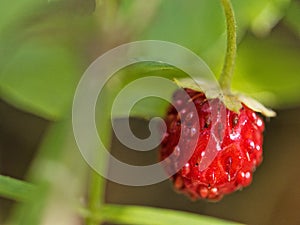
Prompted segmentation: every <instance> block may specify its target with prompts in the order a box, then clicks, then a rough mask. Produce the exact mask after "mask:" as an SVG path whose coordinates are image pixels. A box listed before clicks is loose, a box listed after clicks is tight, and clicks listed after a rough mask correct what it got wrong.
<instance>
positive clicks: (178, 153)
mask: <svg viewBox="0 0 300 225" xmlns="http://www.w3.org/2000/svg"><path fill="white" fill-rule="evenodd" d="M174 155H175V156H177V157H178V156H179V155H180V147H179V146H178V145H176V146H175V148H174Z"/></svg>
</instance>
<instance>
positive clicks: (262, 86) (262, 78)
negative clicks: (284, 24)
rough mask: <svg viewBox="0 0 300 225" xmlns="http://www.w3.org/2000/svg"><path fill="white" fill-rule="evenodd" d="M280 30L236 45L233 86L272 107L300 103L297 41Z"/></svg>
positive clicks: (298, 48) (298, 45)
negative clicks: (284, 35) (282, 33)
mask: <svg viewBox="0 0 300 225" xmlns="http://www.w3.org/2000/svg"><path fill="white" fill-rule="evenodd" d="M281 32H282V31H280V30H278V31H277V32H275V33H273V34H272V35H271V36H269V37H267V38H264V39H257V38H255V37H253V36H250V35H249V36H248V37H247V38H246V39H245V40H244V41H243V42H242V44H241V45H240V47H239V51H238V58H237V69H236V72H235V76H234V78H233V87H234V89H236V90H238V91H243V92H245V93H248V94H250V95H252V96H253V97H255V98H257V99H258V100H260V101H261V102H263V103H264V104H266V105H268V106H272V107H276V108H278V107H287V106H290V105H294V104H297V103H299V102H300V92H299V90H300V76H299V75H300V64H299V59H300V42H299V41H298V40H297V39H293V38H291V37H288V36H286V37H282V35H281Z"/></svg>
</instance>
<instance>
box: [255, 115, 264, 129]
mask: <svg viewBox="0 0 300 225" xmlns="http://www.w3.org/2000/svg"><path fill="white" fill-rule="evenodd" d="M256 126H257V127H258V129H259V131H260V132H263V131H264V129H265V125H264V121H263V120H262V119H261V118H260V117H257V120H256Z"/></svg>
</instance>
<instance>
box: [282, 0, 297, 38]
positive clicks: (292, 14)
mask: <svg viewBox="0 0 300 225" xmlns="http://www.w3.org/2000/svg"><path fill="white" fill-rule="evenodd" d="M299 12H300V3H299V1H295V0H294V1H292V2H291V4H290V7H289V9H288V10H287V12H286V16H285V18H284V22H285V23H286V24H287V25H288V26H289V27H290V28H291V29H292V30H294V31H295V33H296V34H297V35H298V37H300V13H299Z"/></svg>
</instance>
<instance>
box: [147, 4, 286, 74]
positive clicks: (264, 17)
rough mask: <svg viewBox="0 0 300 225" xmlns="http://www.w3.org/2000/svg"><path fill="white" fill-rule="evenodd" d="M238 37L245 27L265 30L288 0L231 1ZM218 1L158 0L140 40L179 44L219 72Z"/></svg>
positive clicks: (221, 35)
mask: <svg viewBox="0 0 300 225" xmlns="http://www.w3.org/2000/svg"><path fill="white" fill-rule="evenodd" d="M232 2H233V7H234V10H235V14H236V17H237V28H238V33H239V35H238V36H239V38H242V36H243V34H244V33H246V31H247V30H248V29H252V30H254V31H256V33H258V34H261V33H265V34H266V33H268V32H269V31H270V29H272V28H273V27H274V26H275V25H276V23H277V22H278V21H279V19H280V18H281V17H282V16H283V15H284V14H283V13H284V10H285V9H286V7H287V6H288V4H289V2H290V0H276V1H273V0H251V2H250V3H249V2H248V1H240V0H233V1H232ZM224 21H225V20H224V15H223V12H222V9H221V5H220V2H219V1H207V0H191V1H189V2H186V1H180V0H165V1H162V3H161V7H160V8H159V11H158V12H157V15H156V18H155V20H153V22H152V24H150V25H149V27H148V29H147V30H146V31H145V32H144V33H143V35H142V38H143V39H158V40H166V41H171V42H175V43H178V44H181V45H183V46H185V47H187V48H189V49H191V50H193V51H194V52H196V53H197V54H198V55H200V56H201V57H203V58H204V59H205V61H206V62H207V64H208V65H209V66H210V68H211V69H212V70H213V71H214V72H215V74H219V71H220V70H221V66H222V63H223V57H224V55H225V44H226V40H225V38H226V37H225V35H224V34H225V22H224Z"/></svg>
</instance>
